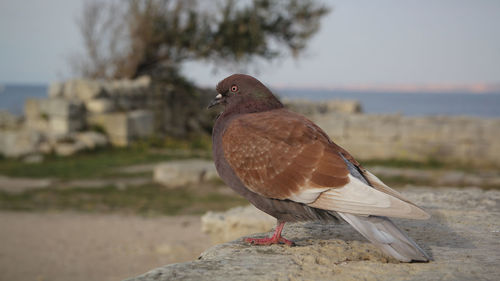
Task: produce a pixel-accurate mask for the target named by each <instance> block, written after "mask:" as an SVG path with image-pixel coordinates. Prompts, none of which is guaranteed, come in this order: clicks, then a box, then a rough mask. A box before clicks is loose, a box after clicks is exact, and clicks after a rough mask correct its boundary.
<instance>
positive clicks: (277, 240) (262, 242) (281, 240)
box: [245, 236, 295, 246]
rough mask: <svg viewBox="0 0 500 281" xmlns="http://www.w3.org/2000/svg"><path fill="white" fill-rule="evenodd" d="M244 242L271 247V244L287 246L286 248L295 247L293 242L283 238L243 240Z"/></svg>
mask: <svg viewBox="0 0 500 281" xmlns="http://www.w3.org/2000/svg"><path fill="white" fill-rule="evenodd" d="M245 242H247V243H250V244H253V245H266V246H268V245H271V244H280V243H282V244H287V245H288V246H295V243H294V242H293V241H290V240H288V239H285V238H283V237H279V238H276V237H274V236H273V237H271V238H245Z"/></svg>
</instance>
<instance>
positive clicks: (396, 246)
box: [337, 212, 431, 262]
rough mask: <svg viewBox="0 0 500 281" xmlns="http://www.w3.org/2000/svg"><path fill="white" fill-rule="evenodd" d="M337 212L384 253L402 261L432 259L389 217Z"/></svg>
mask: <svg viewBox="0 0 500 281" xmlns="http://www.w3.org/2000/svg"><path fill="white" fill-rule="evenodd" d="M337 213H338V214H339V215H340V216H341V217H342V218H343V219H344V220H345V221H347V222H348V223H349V224H350V225H351V226H352V227H354V228H355V229H356V230H357V231H359V232H360V233H361V234H362V235H363V236H364V237H365V238H366V239H368V240H370V242H372V243H373V244H375V245H377V247H379V248H380V249H381V250H382V251H383V252H384V253H386V254H388V255H390V256H392V257H394V258H396V259H398V260H400V261H402V262H411V261H421V262H427V261H429V260H431V257H429V256H428V255H427V254H426V253H425V252H424V250H422V249H421V248H420V247H419V246H418V245H417V243H415V242H414V241H413V240H412V239H411V238H410V237H408V236H407V235H406V234H405V233H403V232H402V231H401V230H399V228H398V227H397V226H396V225H395V224H394V223H393V222H392V221H391V220H390V219H389V218H387V217H381V216H368V217H364V216H358V215H353V214H347V213H341V212H337Z"/></svg>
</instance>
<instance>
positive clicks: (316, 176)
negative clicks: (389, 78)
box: [211, 74, 429, 261]
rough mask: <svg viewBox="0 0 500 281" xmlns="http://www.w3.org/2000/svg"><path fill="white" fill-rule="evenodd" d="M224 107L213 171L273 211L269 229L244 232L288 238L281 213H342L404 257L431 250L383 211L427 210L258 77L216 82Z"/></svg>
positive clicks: (290, 216) (408, 213)
mask: <svg viewBox="0 0 500 281" xmlns="http://www.w3.org/2000/svg"><path fill="white" fill-rule="evenodd" d="M217 91H218V93H219V94H218V95H217V97H216V99H215V100H214V101H213V102H212V104H211V106H213V105H215V104H223V105H224V106H225V110H224V111H223V113H222V114H221V115H220V116H219V118H218V119H217V121H216V124H215V126H214V132H213V149H214V159H215V164H216V167H217V171H218V172H219V175H220V176H221V178H222V179H223V180H224V181H225V182H226V183H227V184H228V185H229V186H230V187H231V188H233V189H234V190H236V191H237V192H238V193H240V194H241V195H243V196H245V197H246V198H248V199H249V201H250V202H251V203H252V204H254V205H255V206H256V207H257V208H259V209H261V210H262V211H264V212H266V213H268V214H270V215H272V216H274V217H276V218H277V219H278V222H279V225H278V227H277V229H276V232H275V235H274V236H273V237H272V238H266V239H247V241H248V242H252V243H255V244H270V243H279V242H283V243H287V244H292V242H291V241H288V240H286V239H284V238H282V237H281V235H280V233H281V230H282V228H283V225H284V223H285V222H287V221H298V220H316V219H322V220H332V219H335V218H336V217H341V218H342V219H344V220H345V221H347V222H348V223H350V224H351V225H352V226H353V227H354V228H356V229H357V230H358V231H359V232H361V234H363V235H364V236H365V237H366V238H368V239H369V240H370V241H372V242H373V243H375V244H377V245H378V246H379V247H381V249H382V250H384V251H385V252H386V253H388V254H390V255H392V256H394V257H396V258H398V259H399V260H402V261H411V260H418V261H427V260H428V259H429V257H428V256H427V255H426V254H425V253H424V252H423V251H422V250H421V249H420V248H419V247H418V245H416V244H415V242H413V241H412V240H411V239H410V238H408V237H407V236H406V235H405V234H404V233H402V232H401V231H400V230H399V229H398V228H397V227H396V226H395V225H394V224H393V223H392V222H391V221H390V220H389V219H388V218H386V217H387V216H391V217H401V218H413V219H425V218H428V217H429V215H428V214H427V213H425V211H423V210H422V209H420V208H419V207H417V206H416V205H415V204H413V203H411V202H410V201H409V200H407V199H406V198H404V197H403V196H402V195H401V194H399V193H398V192H397V191H395V190H393V189H391V188H389V187H388V186H387V185H385V184H384V183H383V182H382V181H380V180H379V179H378V178H377V177H375V176H374V175H373V174H371V173H370V172H368V171H366V170H365V169H364V168H363V167H362V166H361V165H360V164H359V163H358V162H357V161H356V160H354V158H353V157H352V156H351V155H350V154H349V153H348V152H347V151H345V150H344V149H342V148H341V147H340V146H338V145H336V144H335V143H334V142H333V141H332V140H331V139H330V138H329V137H328V135H327V134H326V133H325V132H324V131H323V130H322V129H321V128H319V127H318V126H317V125H316V124H314V123H313V122H312V121H310V120H308V119H307V118H305V117H303V116H301V115H299V114H297V113H293V112H290V111H288V110H286V109H284V108H283V105H282V104H281V102H279V100H278V99H277V98H276V97H275V96H274V95H273V94H272V93H271V91H269V89H267V88H266V87H265V86H264V85H263V84H262V83H260V82H259V81H258V80H257V79H255V78H253V77H251V76H247V75H242V74H236V75H232V76H230V77H228V78H226V79H224V80H223V81H221V82H220V83H219V84H218V85H217Z"/></svg>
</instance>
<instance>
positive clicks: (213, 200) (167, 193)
mask: <svg viewBox="0 0 500 281" xmlns="http://www.w3.org/2000/svg"><path fill="white" fill-rule="evenodd" d="M200 189H203V188H199V187H197V188H194V187H192V188H188V187H186V188H177V189H167V188H164V187H162V186H159V185H155V184H149V185H144V186H135V187H128V188H126V189H118V188H116V187H113V186H109V187H103V188H68V189H54V188H47V189H39V190H31V191H26V192H24V193H20V194H10V193H5V192H0V209H3V210H11V211H81V212H91V213H126V214H141V215H187V214H189V215H192V214H203V213H205V212H206V211H209V210H215V211H222V210H226V209H229V208H232V207H235V206H239V205H244V204H247V203H248V201H246V200H245V199H243V198H241V197H238V196H236V195H228V194H222V193H221V192H219V191H217V189H215V188H213V187H211V188H210V187H207V188H206V190H202V191H201V192H200Z"/></svg>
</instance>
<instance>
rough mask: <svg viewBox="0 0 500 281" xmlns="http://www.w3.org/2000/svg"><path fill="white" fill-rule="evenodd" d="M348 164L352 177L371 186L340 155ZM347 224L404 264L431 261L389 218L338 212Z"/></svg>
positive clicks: (345, 160) (355, 168)
mask: <svg viewBox="0 0 500 281" xmlns="http://www.w3.org/2000/svg"><path fill="white" fill-rule="evenodd" d="M340 156H341V157H342V158H343V159H344V162H345V163H346V165H347V167H348V169H349V172H350V173H351V175H353V176H354V177H356V178H357V179H359V180H360V181H362V182H364V183H365V184H367V185H370V184H369V183H368V181H367V180H366V179H365V177H364V176H363V175H362V174H361V172H360V171H359V169H358V168H357V167H356V166H355V165H354V164H352V163H351V162H350V161H349V160H347V159H346V158H345V157H344V156H342V155H340ZM337 214H339V216H340V217H342V218H343V219H344V220H345V221H346V222H347V223H349V224H350V225H351V226H352V227H354V229H356V230H357V231H358V232H359V233H361V234H362V235H363V236H364V237H365V238H366V239H368V240H369V241H370V242H372V243H373V244H375V245H377V246H378V247H379V248H380V249H381V250H382V251H384V253H386V254H388V255H390V256H392V257H394V258H396V259H398V260H400V261H404V262H410V261H429V260H431V257H429V256H428V255H427V254H426V253H425V252H424V250H422V248H420V247H419V246H418V245H417V243H415V241H413V240H412V239H411V238H410V237H408V235H406V234H405V233H404V232H402V231H401V230H400V229H399V228H398V227H397V226H396V225H395V224H394V223H393V222H392V221H391V220H390V219H389V218H387V217H381V216H357V215H353V214H347V213H341V212H337Z"/></svg>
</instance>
